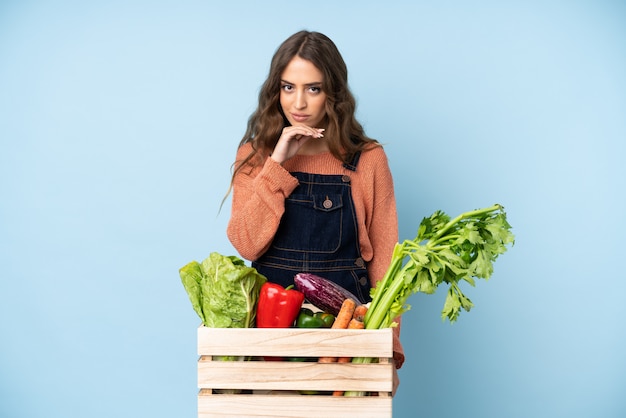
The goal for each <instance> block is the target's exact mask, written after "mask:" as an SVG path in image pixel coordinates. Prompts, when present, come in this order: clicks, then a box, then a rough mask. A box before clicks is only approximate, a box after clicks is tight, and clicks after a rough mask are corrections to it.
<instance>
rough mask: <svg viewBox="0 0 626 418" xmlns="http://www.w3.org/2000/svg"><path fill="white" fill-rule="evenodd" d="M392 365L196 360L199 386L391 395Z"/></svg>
mask: <svg viewBox="0 0 626 418" xmlns="http://www.w3.org/2000/svg"><path fill="white" fill-rule="evenodd" d="M392 379H393V365H392V364H391V363H387V364H353V363H344V364H338V363H327V364H322V363H316V362H290V361H208V362H207V361H202V360H201V361H199V362H198V387H200V388H211V389H264V390H320V391H330V390H343V391H347V390H350V391H367V392H378V391H383V392H390V391H391V390H392Z"/></svg>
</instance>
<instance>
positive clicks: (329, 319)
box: [315, 312, 335, 328]
mask: <svg viewBox="0 0 626 418" xmlns="http://www.w3.org/2000/svg"><path fill="white" fill-rule="evenodd" d="M315 316H316V317H318V318H320V319H321V320H322V321H323V322H324V328H330V327H332V326H333V323H334V322H335V315H333V314H330V313H328V312H315Z"/></svg>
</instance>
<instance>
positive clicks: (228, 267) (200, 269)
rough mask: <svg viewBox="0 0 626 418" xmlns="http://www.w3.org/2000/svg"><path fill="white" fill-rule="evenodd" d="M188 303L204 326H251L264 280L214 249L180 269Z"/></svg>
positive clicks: (263, 277) (239, 262) (258, 274)
mask: <svg viewBox="0 0 626 418" xmlns="http://www.w3.org/2000/svg"><path fill="white" fill-rule="evenodd" d="M179 274H180V278H181V280H182V283H183V286H184V287H185V290H186V291H187V294H188V295H189V300H190V301H191V304H192V306H193V308H194V310H195V311H196V313H197V314H198V316H199V317H200V319H201V320H202V323H203V324H204V326H206V327H211V328H249V327H252V326H254V319H255V316H256V307H257V301H258V299H259V292H260V290H261V286H262V285H263V284H264V283H265V282H266V281H267V279H266V278H265V276H263V275H261V274H260V273H258V272H257V271H256V269H255V268H253V267H247V266H246V265H245V264H244V261H243V260H241V259H240V258H238V257H236V256H224V255H221V254H219V253H216V252H213V253H211V254H210V255H209V257H207V258H206V259H205V260H204V261H202V263H198V262H197V261H192V262H190V263H188V264H187V265H185V266H183V267H182V268H181V269H180V270H179Z"/></svg>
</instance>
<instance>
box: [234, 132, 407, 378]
mask: <svg viewBox="0 0 626 418" xmlns="http://www.w3.org/2000/svg"><path fill="white" fill-rule="evenodd" d="M251 147H252V146H251V145H250V144H249V143H248V144H245V145H243V146H242V147H241V148H239V150H238V151H237V157H236V160H237V162H238V161H241V160H243V159H244V158H245V157H246V156H247V155H248V154H249V153H250V151H251ZM290 171H301V172H305V173H316V174H338V175H348V176H350V178H351V186H352V198H353V200H354V206H355V211H356V216H357V221H358V233H359V244H360V247H361V256H362V257H363V259H364V260H365V261H366V263H367V270H368V274H369V277H370V281H371V284H372V287H375V286H376V282H377V281H379V280H380V279H382V277H383V276H384V274H385V272H386V270H387V267H388V266H389V263H390V261H391V255H392V253H393V248H394V246H395V244H396V242H398V215H397V212H396V201H395V195H394V187H393V179H392V176H391V171H390V170H389V165H388V162H387V156H386V154H385V152H384V150H383V148H382V147H381V146H377V147H374V148H372V149H370V150H368V151H364V152H363V153H362V154H361V158H360V159H359V163H358V165H357V170H356V171H350V170H348V169H346V168H344V167H343V163H342V162H341V161H339V160H337V159H336V158H335V157H334V156H333V155H332V154H331V153H330V152H324V153H321V154H317V155H296V156H294V157H293V158H291V159H289V160H288V161H286V162H285V163H284V164H283V165H282V166H281V165H280V164H278V163H276V162H275V161H274V160H272V159H271V158H267V159H266V160H265V163H264V164H263V165H259V166H256V167H244V168H243V169H242V170H240V171H239V172H238V174H237V176H235V179H234V182H233V198H232V208H231V218H230V221H229V223H228V228H227V234H228V238H229V239H230V241H231V243H232V244H233V246H234V247H235V248H236V249H237V251H238V252H239V254H240V255H241V256H242V257H243V258H245V259H247V260H251V261H254V260H256V259H258V258H259V257H260V256H261V255H263V253H264V252H265V251H266V250H267V249H268V248H269V246H270V244H271V242H272V239H273V237H274V234H275V233H276V231H277V229H278V225H279V223H280V219H281V217H282V215H283V212H284V209H285V198H286V197H287V196H289V195H290V194H291V192H292V191H293V190H294V189H295V188H296V187H297V185H298V180H297V179H296V178H295V177H293V176H292V175H291V174H290V173H289V172H290ZM397 331H398V332H397V333H396V337H397V335H399V328H397ZM394 351H395V353H394V357H395V359H396V367H399V366H401V365H402V362H403V361H404V354H403V351H402V346H401V344H400V341H399V339H398V338H396V341H395V342H394Z"/></svg>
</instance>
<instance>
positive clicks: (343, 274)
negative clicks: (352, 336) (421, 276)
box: [252, 153, 371, 302]
mask: <svg viewBox="0 0 626 418" xmlns="http://www.w3.org/2000/svg"><path fill="white" fill-rule="evenodd" d="M359 157H360V153H357V154H356V155H355V156H354V158H353V159H352V161H351V162H350V164H344V167H345V168H347V169H348V170H351V171H356V166H357V164H358V162H359ZM291 175H293V176H294V177H296V178H297V179H298V181H299V183H300V184H299V185H298V186H297V187H296V189H295V190H294V191H293V192H292V193H291V195H289V196H288V197H287V199H286V200H285V213H284V214H283V217H282V219H281V221H280V225H279V227H278V231H277V232H276V236H275V237H274V240H273V241H272V244H271V246H270V248H269V249H268V250H267V251H266V252H265V254H263V255H262V256H261V257H260V258H259V259H258V260H256V261H255V262H253V263H252V266H253V267H255V268H256V269H257V270H258V271H259V273H261V274H263V275H264V276H265V277H267V279H268V280H269V281H270V282H273V283H278V284H280V285H282V286H285V287H286V286H289V285H292V284H293V283H294V282H293V277H294V276H295V275H296V274H297V273H312V274H315V275H318V276H321V277H323V278H325V279H328V280H331V281H333V282H335V283H337V284H339V285H341V286H342V287H344V288H345V289H347V290H349V291H350V292H352V293H353V294H354V295H355V296H357V297H358V298H359V299H361V302H368V301H370V300H371V298H370V288H371V286H370V282H369V279H368V276H367V268H366V266H365V261H364V260H363V258H361V249H360V246H359V237H358V233H357V220H356V213H355V210H354V203H353V200H352V190H351V186H350V176H347V175H324V174H311V173H301V172H292V173H291Z"/></svg>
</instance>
